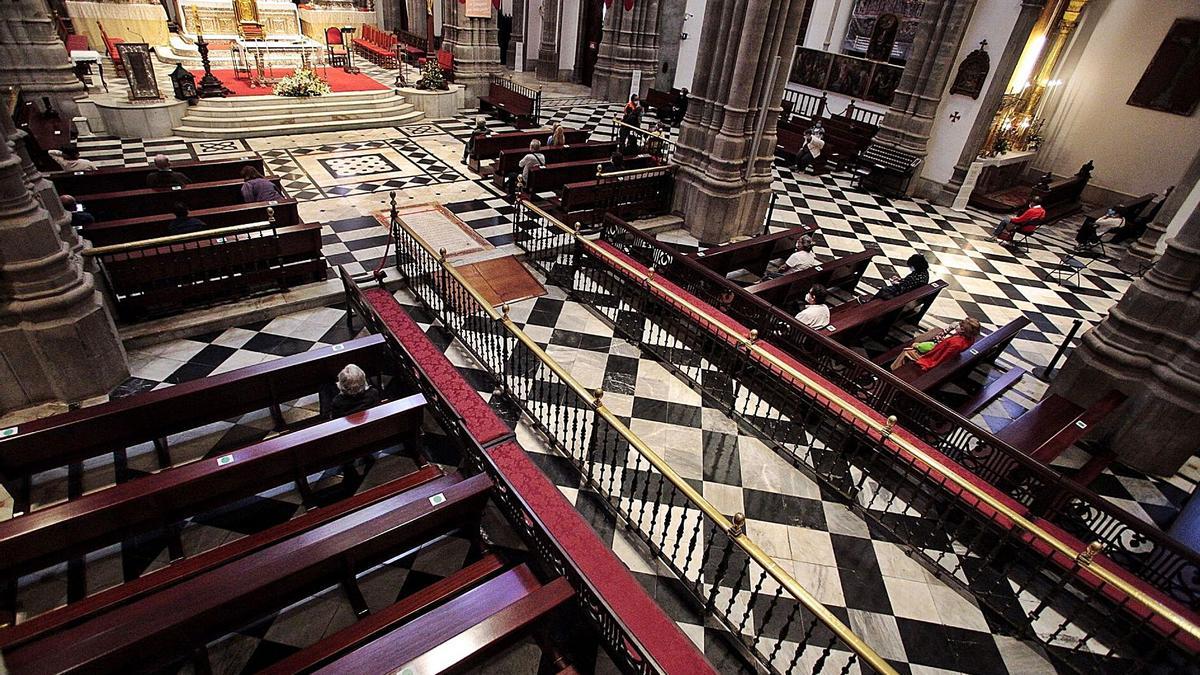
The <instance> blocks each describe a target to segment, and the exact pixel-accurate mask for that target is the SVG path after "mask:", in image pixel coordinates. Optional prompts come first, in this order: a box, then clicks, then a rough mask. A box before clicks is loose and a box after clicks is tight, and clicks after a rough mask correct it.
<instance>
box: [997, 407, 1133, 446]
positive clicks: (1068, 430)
mask: <svg viewBox="0 0 1200 675" xmlns="http://www.w3.org/2000/svg"><path fill="white" fill-rule="evenodd" d="M1125 399H1126V396H1125V394H1123V393H1121V392H1119V391H1116V390H1110V391H1109V392H1107V393H1106V394H1104V395H1103V396H1101V397H1100V398H1099V399H1097V400H1096V402H1095V403H1093V404H1092V405H1090V406H1088V407H1087V408H1084V407H1082V406H1079V405H1076V404H1075V403H1072V402H1071V401H1069V400H1067V399H1066V398H1064V397H1062V396H1059V395H1058V394H1050V395H1049V396H1047V397H1045V398H1043V399H1042V400H1041V401H1038V402H1037V405H1035V406H1033V408H1031V409H1030V410H1028V411H1027V412H1026V413H1025V414H1024V415H1021V416H1020V417H1018V418H1017V419H1015V420H1013V421H1012V423H1011V424H1009V425H1008V426H1006V427H1004V428H1003V429H1001V430H1000V431H999V432H997V433H996V437H997V438H999V439H1000V440H1002V441H1004V442H1005V443H1008V444H1009V445H1011V446H1013V447H1014V448H1016V449H1018V450H1020V451H1022V452H1024V453H1026V454H1028V455H1029V456H1031V457H1033V458H1034V459H1037V460H1039V461H1041V462H1043V463H1046V464H1049V463H1050V462H1052V461H1054V460H1055V459H1056V458H1057V457H1058V456H1059V455H1061V454H1062V453H1063V451H1065V450H1066V449H1067V448H1069V447H1071V446H1072V445H1073V444H1074V443H1075V442H1077V441H1079V440H1080V439H1081V438H1083V437H1084V436H1085V435H1086V434H1087V433H1088V432H1089V431H1090V430H1091V429H1092V427H1094V426H1096V425H1097V424H1099V423H1100V422H1102V421H1103V420H1104V418H1105V417H1107V416H1108V414H1109V413H1111V412H1112V411H1114V410H1116V409H1117V408H1118V407H1119V406H1120V405H1121V404H1122V403H1124V402H1125Z"/></svg>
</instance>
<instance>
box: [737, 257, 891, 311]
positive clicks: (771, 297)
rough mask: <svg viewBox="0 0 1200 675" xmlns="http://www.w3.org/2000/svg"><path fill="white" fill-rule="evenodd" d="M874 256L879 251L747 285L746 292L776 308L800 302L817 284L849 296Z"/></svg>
mask: <svg viewBox="0 0 1200 675" xmlns="http://www.w3.org/2000/svg"><path fill="white" fill-rule="evenodd" d="M878 254H879V249H878V248H875V247H871V248H868V249H866V250H865V251H862V252H861V253H852V254H850V255H848V256H846V257H844V258H838V259H837V260H833V261H830V262H826V263H821V264H820V265H817V266H816V267H810V268H808V269H806V270H797V271H795V272H788V273H787V274H783V275H780V276H778V277H776V278H774V279H768V280H767V281H760V282H758V283H756V284H751V285H750V286H747V287H746V292H748V293H750V294H752V295H756V296H758V297H760V298H762V299H763V300H766V301H767V302H769V303H771V304H772V305H775V306H776V307H780V308H785V307H791V306H793V304H794V303H796V302H802V301H803V300H804V296H805V295H806V294H808V289H810V288H812V287H813V286H814V285H815V284H821V285H822V286H824V287H825V288H826V290H834V289H836V290H842V291H847V292H850V293H853V292H854V289H855V288H856V287H857V286H858V282H859V281H860V280H861V279H862V276H863V274H864V273H865V272H866V271H867V268H868V267H870V266H871V259H872V258H874V257H875V256H876V255H878Z"/></svg>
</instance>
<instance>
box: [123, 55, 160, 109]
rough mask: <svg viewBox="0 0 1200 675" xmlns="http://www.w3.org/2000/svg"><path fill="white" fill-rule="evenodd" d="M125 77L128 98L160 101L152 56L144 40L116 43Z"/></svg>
mask: <svg viewBox="0 0 1200 675" xmlns="http://www.w3.org/2000/svg"><path fill="white" fill-rule="evenodd" d="M117 53H118V54H119V55H120V57H121V63H123V64H125V77H126V79H127V80H128V81H129V100H131V101H161V100H162V94H160V93H159V91H158V80H157V79H155V77H154V56H153V55H151V54H150V45H148V44H146V43H145V42H122V43H119V44H118V45H117Z"/></svg>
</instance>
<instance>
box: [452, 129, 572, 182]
mask: <svg viewBox="0 0 1200 675" xmlns="http://www.w3.org/2000/svg"><path fill="white" fill-rule="evenodd" d="M563 131H564V136H565V139H566V143H567V144H568V145H574V144H576V143H584V142H586V141H587V139H588V137H589V136H591V135H592V132H591V130H590V129H566V128H564V130H563ZM549 135H550V130H549V129H536V130H527V131H506V132H502V133H498V134H491V135H488V136H482V135H477V136H475V141H474V143H473V144H472V145H471V153H470V154H469V155H468V156H467V166H468V167H470V168H471V170H473V171H475V172H478V171H479V168H480V163H481V162H483V161H484V160H488V159H496V158H498V157H499V156H500V151H501V150H524V151H526V152H528V151H529V143H530V142H531V141H535V140H536V141H540V142H543V143H544V142H545V141H546V137H547V136H549ZM517 160H518V161H520V158H519V157H518V158H517Z"/></svg>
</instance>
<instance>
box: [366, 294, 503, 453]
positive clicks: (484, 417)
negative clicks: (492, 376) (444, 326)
mask: <svg viewBox="0 0 1200 675" xmlns="http://www.w3.org/2000/svg"><path fill="white" fill-rule="evenodd" d="M363 297H364V298H365V299H366V301H367V302H368V303H369V304H370V305H371V307H373V308H374V309H375V312H376V313H377V314H379V318H380V319H382V320H383V322H384V323H385V324H386V325H387V327H388V330H389V331H391V333H392V334H393V335H395V336H396V339H397V340H399V341H400V342H401V343H402V344H403V345H404V346H405V348H407V349H408V351H409V353H411V354H412V356H413V358H414V359H416V361H417V362H418V363H420V364H421V367H422V368H423V369H424V370H425V372H426V373H427V374H428V375H429V378H430V379H431V380H432V381H433V384H434V386H436V387H437V389H438V391H440V392H441V393H442V395H443V396H445V397H446V401H447V402H448V403H450V405H452V406H454V408H455V410H457V411H458V413H459V414H460V415H462V418H463V421H464V422H465V423H466V425H467V431H469V432H470V433H471V435H472V436H473V437H474V438H475V440H477V441H479V443H480V444H481V445H487V444H488V443H491V442H492V441H495V440H496V439H498V438H500V437H501V436H504V435H505V434H508V433H509V432H510V431H512V430H511V429H509V428H508V425H507V424H505V423H504V421H503V420H501V419H500V417H499V416H497V415H496V412H495V411H494V410H492V407H491V406H489V405H488V404H487V401H484V400H483V399H482V398H480V397H479V393H478V392H476V391H475V389H474V388H473V387H471V385H470V384H468V383H467V381H466V380H465V379H463V377H462V375H460V374H459V372H458V369H456V368H455V367H454V364H452V363H450V360H449V359H447V358H446V355H445V354H443V353H442V351H441V350H440V349H438V348H437V346H436V345H434V344H433V343H432V342H430V340H429V338H428V337H427V336H426V335H425V333H424V331H422V330H421V327H420V326H418V325H417V322H415V321H413V320H412V318H411V317H409V316H408V312H406V311H404V308H403V307H401V306H400V304H399V303H397V302H396V299H395V298H393V297H392V294H391V293H388V292H387V291H386V290H383V289H380V288H373V289H370V290H367V291H363Z"/></svg>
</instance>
